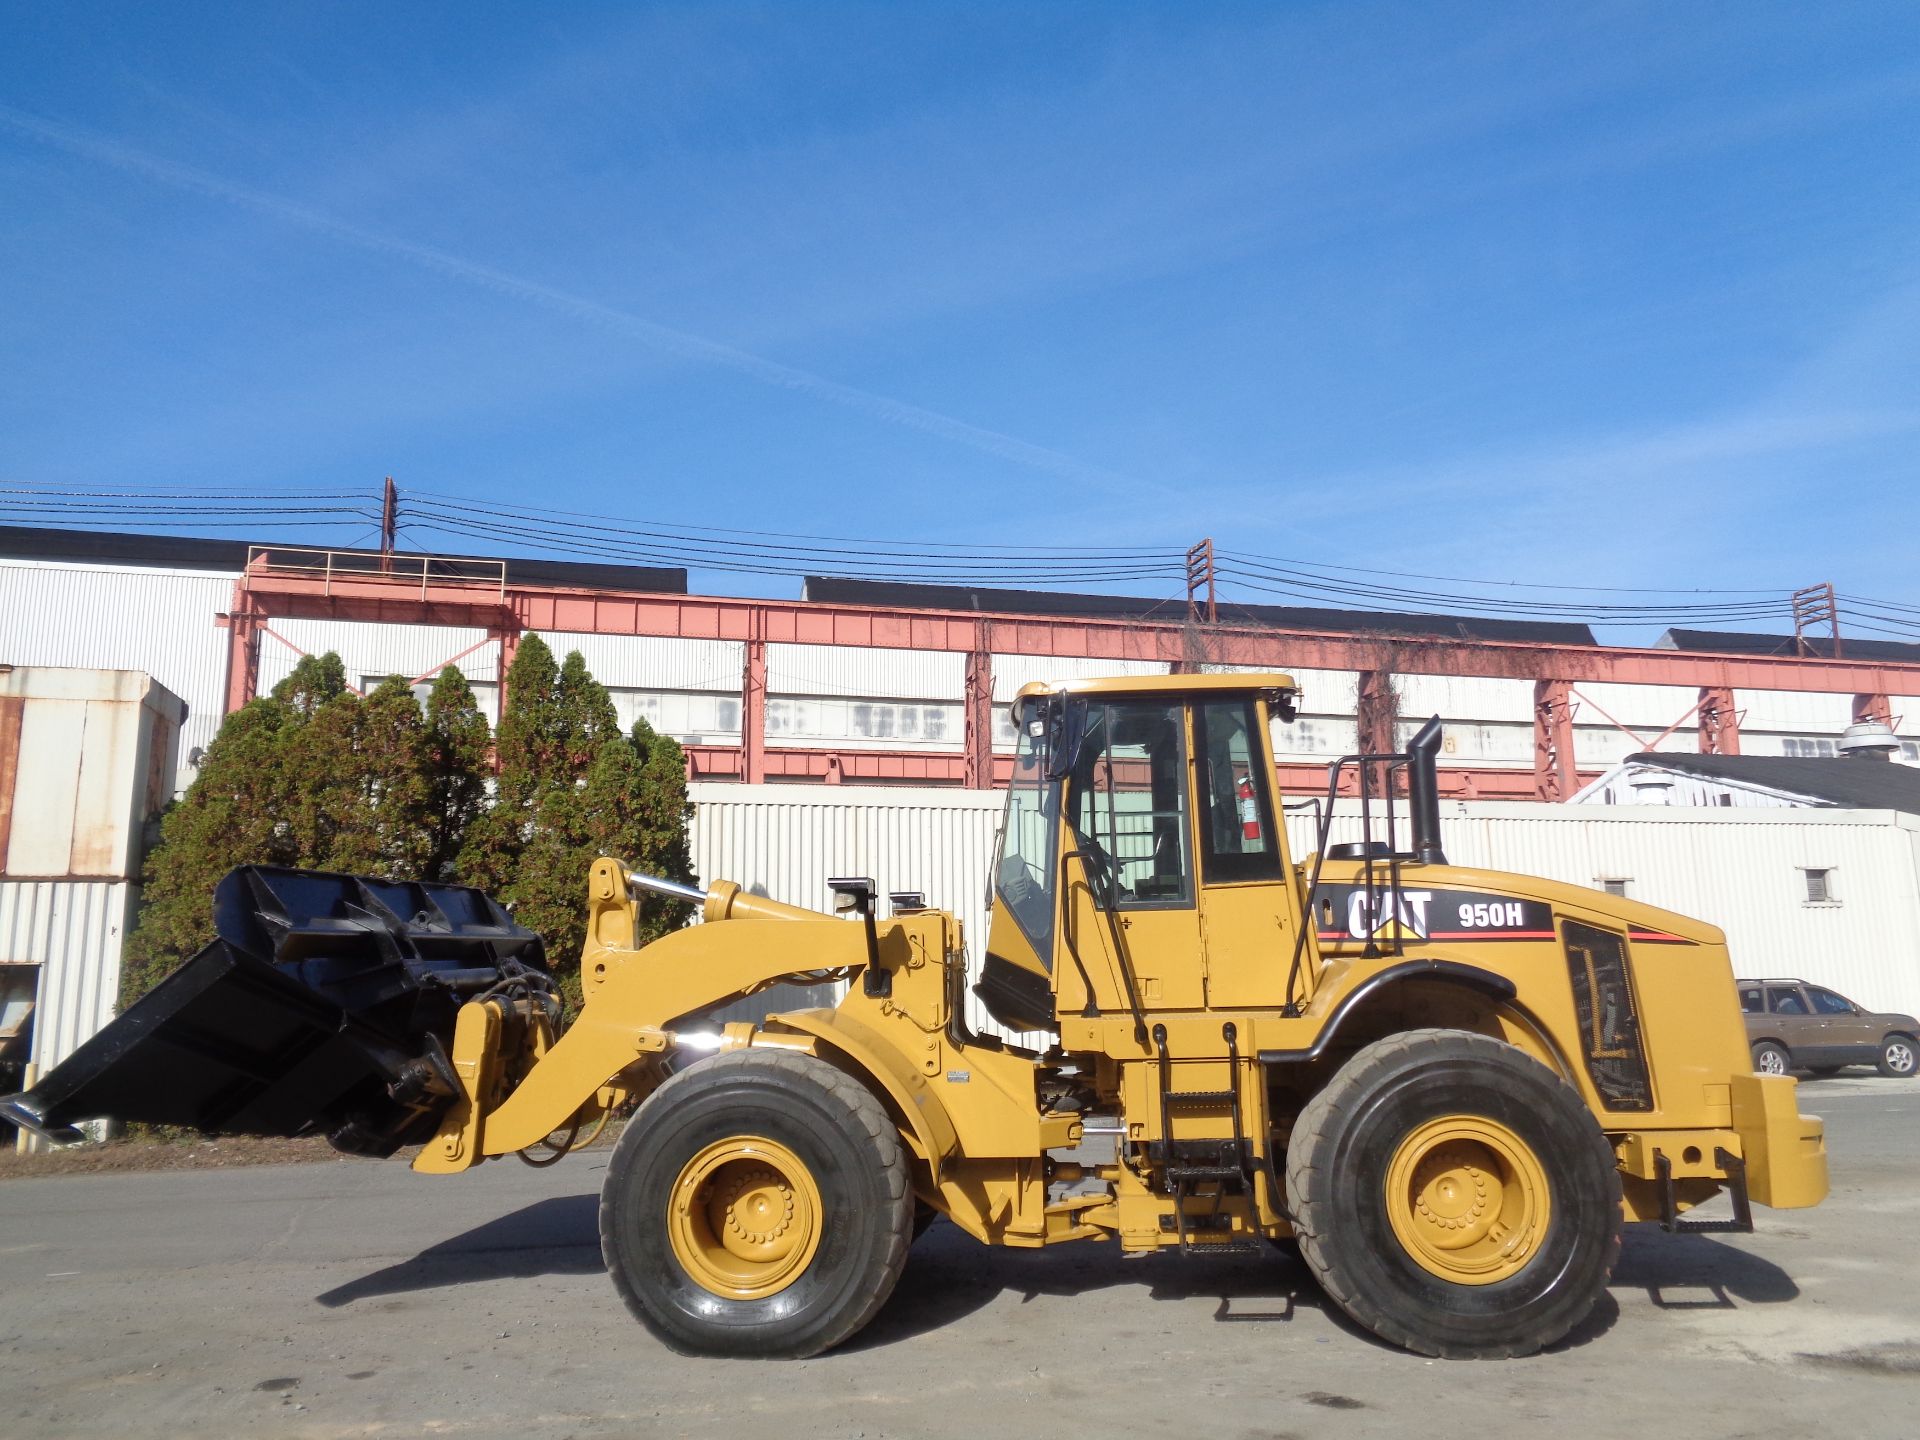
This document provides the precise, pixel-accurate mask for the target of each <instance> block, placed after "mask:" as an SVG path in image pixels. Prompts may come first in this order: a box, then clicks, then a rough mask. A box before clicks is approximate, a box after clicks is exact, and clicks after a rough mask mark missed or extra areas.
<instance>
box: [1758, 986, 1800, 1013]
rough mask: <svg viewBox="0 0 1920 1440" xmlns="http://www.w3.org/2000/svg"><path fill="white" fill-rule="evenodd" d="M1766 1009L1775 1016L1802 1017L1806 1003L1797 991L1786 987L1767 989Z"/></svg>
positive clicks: (1769, 987)
mask: <svg viewBox="0 0 1920 1440" xmlns="http://www.w3.org/2000/svg"><path fill="white" fill-rule="evenodd" d="M1767 1008H1768V1009H1769V1010H1771V1011H1772V1012H1773V1013H1774V1014H1776V1015H1804V1014H1806V1013H1807V1002H1806V1001H1805V1000H1803V999H1801V997H1800V992H1799V990H1798V989H1795V988H1792V987H1789V986H1786V985H1769V986H1768V987H1767Z"/></svg>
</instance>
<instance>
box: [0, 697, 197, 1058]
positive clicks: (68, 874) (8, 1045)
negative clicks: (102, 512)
mask: <svg viewBox="0 0 1920 1440" xmlns="http://www.w3.org/2000/svg"><path fill="white" fill-rule="evenodd" d="M184 718H185V707H184V705H183V703H182V702H181V700H180V698H179V697H178V696H176V695H174V694H172V693H171V692H170V691H168V690H167V689H166V688H165V687H164V686H161V685H158V684H155V683H154V681H153V680H152V679H151V678H149V677H148V676H146V675H144V674H140V673H138V672H135V671H126V670H79V669H69V668H55V667H41V666H20V665H16V666H0V1069H5V1070H7V1071H9V1072H10V1073H9V1074H6V1075H0V1084H5V1083H6V1082H7V1081H9V1080H15V1079H18V1078H19V1072H22V1071H23V1070H24V1068H25V1067H26V1066H27V1065H34V1066H38V1067H39V1068H41V1069H46V1068H49V1067H51V1066H53V1065H57V1064H58V1063H59V1062H60V1061H61V1060H63V1059H65V1058H66V1056H67V1055H69V1054H70V1053H72V1051H73V1050H74V1049H75V1047H77V1046H78V1045H79V1044H80V1043H81V1042H82V1041H84V1040H86V1039H87V1038H88V1037H89V1036H91V1035H92V1034H93V1033H94V1032H95V1031H96V1030H98V1029H99V1028H100V1027H101V1026H102V1025H104V1024H105V1023H106V1022H107V1020H108V1019H109V1018H110V1017H111V1016H112V1014H113V1007H114V1001H115V998H116V996H117V993H118V990H119V985H120V948H121V945H122V943H123V942H124V941H125V938H126V933H127V929H128V927H129V925H130V924H131V922H132V918H133V910H134V906H135V905H136V904H137V902H138V896H139V881H140V867H141V864H142V862H143V860H144V858H145V854H146V849H147V845H148V842H149V840H150V838H151V835H152V826H153V824H154V823H155V821H156V820H157V818H158V816H159V814H160V811H161V809H162V807H163V806H164V805H165V803H166V801H167V798H168V797H169V795H170V794H171V792H172V784H171V780H172V775H173V772H174V764H175V758H176V754H177V751H178V749H179V744H180V733H181V722H182V720H183V719H184ZM9 1088H11V1087H9Z"/></svg>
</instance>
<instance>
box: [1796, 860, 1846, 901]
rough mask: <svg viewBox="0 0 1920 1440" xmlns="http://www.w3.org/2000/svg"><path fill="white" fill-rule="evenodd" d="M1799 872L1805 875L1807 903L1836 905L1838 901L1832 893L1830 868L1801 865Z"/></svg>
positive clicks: (1831, 872)
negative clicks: (1818, 868) (1817, 868)
mask: <svg viewBox="0 0 1920 1440" xmlns="http://www.w3.org/2000/svg"><path fill="white" fill-rule="evenodd" d="M1800 873H1801V874H1802V875H1804V876H1806V877H1807V904H1809V905H1838V904H1839V903H1840V902H1839V900H1838V899H1836V898H1835V896H1834V893H1833V871H1832V870H1830V869H1829V870H1815V869H1813V868H1812V867H1810V866H1803V867H1801V871H1800Z"/></svg>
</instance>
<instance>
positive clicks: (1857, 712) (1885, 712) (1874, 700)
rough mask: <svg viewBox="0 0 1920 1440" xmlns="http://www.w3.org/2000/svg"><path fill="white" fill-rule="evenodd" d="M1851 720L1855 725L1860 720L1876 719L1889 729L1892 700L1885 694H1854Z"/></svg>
mask: <svg viewBox="0 0 1920 1440" xmlns="http://www.w3.org/2000/svg"><path fill="white" fill-rule="evenodd" d="M1853 720H1854V723H1855V724H1856V725H1857V724H1859V723H1861V722H1862V721H1877V722H1879V723H1880V724H1882V725H1884V726H1886V727H1887V728H1888V729H1889V730H1891V729H1892V728H1893V702H1892V701H1891V700H1889V699H1888V698H1887V697H1886V696H1885V695H1856V696H1854V697H1853Z"/></svg>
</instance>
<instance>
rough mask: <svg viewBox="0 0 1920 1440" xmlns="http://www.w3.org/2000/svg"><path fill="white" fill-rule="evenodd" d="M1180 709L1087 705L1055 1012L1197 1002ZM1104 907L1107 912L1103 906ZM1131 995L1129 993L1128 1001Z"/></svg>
mask: <svg viewBox="0 0 1920 1440" xmlns="http://www.w3.org/2000/svg"><path fill="white" fill-rule="evenodd" d="M1187 773H1188V765H1187V730H1186V716H1185V707H1184V706H1183V705H1182V704H1181V703H1180V702H1179V701H1167V700H1156V699H1137V700H1110V701H1108V700H1097V699H1095V700H1089V701H1088V703H1087V712H1086V729H1085V733H1084V736H1083V738H1082V739H1081V742H1080V748H1079V752H1078V754H1077V756H1076V757H1075V760H1074V765H1073V770H1072V773H1071V775H1070V777H1069V779H1068V782H1067V792H1066V796H1065V799H1064V807H1065V821H1066V823H1065V824H1063V825H1062V826H1061V827H1060V828H1061V857H1062V858H1061V862H1060V867H1059V874H1060V881H1061V884H1062V885H1063V886H1064V887H1065V895H1064V897H1063V900H1062V906H1061V920H1062V934H1061V936H1060V945H1061V948H1062V949H1064V950H1065V952H1066V958H1065V959H1064V960H1061V961H1059V962H1057V963H1056V964H1055V967H1054V981H1055V985H1056V987H1057V991H1058V995H1059V1013H1060V1014H1061V1015H1063V1016H1064V1015H1072V1014H1076V1013H1080V1012H1081V1011H1082V1010H1083V1008H1084V1007H1085V1006H1086V1003H1087V991H1086V986H1087V984H1088V983H1091V984H1092V986H1093V989H1094V1001H1093V1008H1095V1009H1096V1010H1099V1011H1103V1012H1108V1013H1113V1012H1124V1011H1126V1010H1128V1009H1129V1008H1130V1007H1131V1004H1132V1000H1133V998H1134V997H1137V998H1138V1001H1139V1004H1140V1007H1141V1009H1142V1010H1143V1011H1155V1010H1197V1009H1199V1008H1200V1007H1201V1006H1202V1005H1203V1004H1204V1003H1205V996H1204V992H1203V990H1202V984H1201V967H1200V918H1199V911H1198V908H1197V904H1196V900H1195V894H1194V890H1195V886H1194V867H1193V832H1192V820H1191V806H1190V800H1189V794H1188V788H1187ZM1109 906H1111V909H1110V910H1109V908H1108V907H1109ZM1130 988H1131V991H1132V994H1131V995H1130V994H1129V989H1130Z"/></svg>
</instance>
